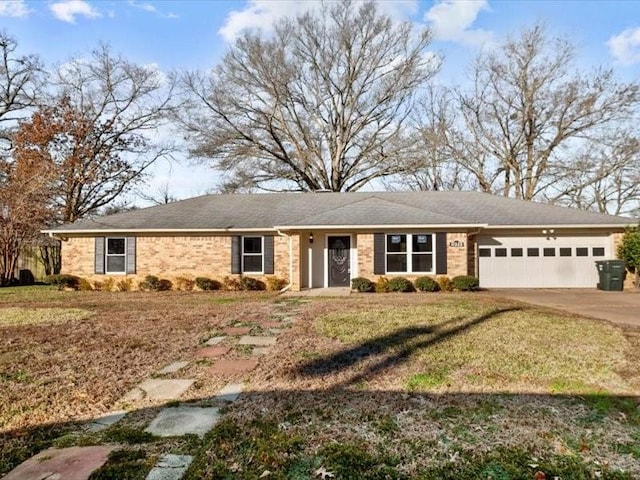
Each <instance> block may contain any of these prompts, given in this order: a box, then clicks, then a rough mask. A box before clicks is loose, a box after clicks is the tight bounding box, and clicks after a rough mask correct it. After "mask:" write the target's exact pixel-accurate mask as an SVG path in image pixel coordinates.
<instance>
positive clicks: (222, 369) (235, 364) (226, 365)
mask: <svg viewBox="0 0 640 480" xmlns="http://www.w3.org/2000/svg"><path fill="white" fill-rule="evenodd" d="M257 366H258V361H257V360H250V359H237V360H228V359H222V360H218V361H217V362H216V363H215V365H214V366H213V367H211V368H210V369H209V370H208V373H209V374H211V375H216V374H219V375H230V374H237V373H246V372H250V371H251V370H253V369H254V368H256V367H257Z"/></svg>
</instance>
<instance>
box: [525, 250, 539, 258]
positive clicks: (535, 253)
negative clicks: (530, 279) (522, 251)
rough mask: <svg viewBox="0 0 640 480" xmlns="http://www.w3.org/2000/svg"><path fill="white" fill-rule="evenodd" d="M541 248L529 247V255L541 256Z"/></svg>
mask: <svg viewBox="0 0 640 480" xmlns="http://www.w3.org/2000/svg"><path fill="white" fill-rule="evenodd" d="M539 256H540V249H538V248H527V257H539Z"/></svg>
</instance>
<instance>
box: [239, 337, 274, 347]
mask: <svg viewBox="0 0 640 480" xmlns="http://www.w3.org/2000/svg"><path fill="white" fill-rule="evenodd" d="M276 341H277V338H276V337H257V336H251V335H245V336H243V337H240V340H239V341H238V345H254V346H256V347H269V346H271V345H275V344H276Z"/></svg>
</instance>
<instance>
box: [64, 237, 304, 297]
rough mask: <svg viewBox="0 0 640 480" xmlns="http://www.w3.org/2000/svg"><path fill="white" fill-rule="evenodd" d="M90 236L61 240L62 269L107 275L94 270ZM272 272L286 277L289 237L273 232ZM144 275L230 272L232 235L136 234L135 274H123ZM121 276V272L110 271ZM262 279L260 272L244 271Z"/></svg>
mask: <svg viewBox="0 0 640 480" xmlns="http://www.w3.org/2000/svg"><path fill="white" fill-rule="evenodd" d="M299 248H300V247H299V236H298V235H294V236H293V251H294V252H297V251H299ZM94 249H95V240H94V238H93V237H72V238H69V240H67V241H64V242H62V273H69V274H73V275H77V276H79V277H84V278H88V279H90V280H104V278H106V277H107V276H108V275H95V274H94ZM274 267H275V268H274V274H275V275H276V276H278V277H281V278H285V279H289V239H288V238H286V237H281V236H274ZM146 275H156V276H158V277H161V278H167V279H169V280H172V281H173V280H174V279H175V278H176V277H179V276H186V277H191V278H195V277H199V276H202V277H210V278H214V279H217V280H221V279H222V278H223V277H225V276H233V275H231V236H163V237H151V236H138V237H136V274H135V275H126V277H127V278H132V279H133V280H134V284H137V282H138V281H139V280H141V279H143V278H144V277H145V276H146ZM294 275H295V277H294V285H293V287H292V288H294V289H299V288H300V284H299V277H300V273H299V259H298V255H294ZM112 276H113V277H114V278H122V277H124V275H112ZM247 276H252V277H255V278H259V279H262V280H264V279H265V276H263V275H247Z"/></svg>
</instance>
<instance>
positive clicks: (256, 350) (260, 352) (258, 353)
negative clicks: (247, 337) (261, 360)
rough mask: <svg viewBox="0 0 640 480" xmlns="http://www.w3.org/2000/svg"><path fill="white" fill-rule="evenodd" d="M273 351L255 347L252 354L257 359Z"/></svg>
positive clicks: (267, 348) (269, 348)
mask: <svg viewBox="0 0 640 480" xmlns="http://www.w3.org/2000/svg"><path fill="white" fill-rule="evenodd" d="M270 351H271V347H255V348H254V349H253V350H252V351H251V354H252V355H253V356H255V357H262V356H264V355H267V354H268V353H269V352H270Z"/></svg>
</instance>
